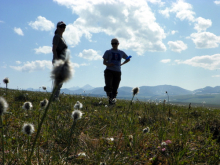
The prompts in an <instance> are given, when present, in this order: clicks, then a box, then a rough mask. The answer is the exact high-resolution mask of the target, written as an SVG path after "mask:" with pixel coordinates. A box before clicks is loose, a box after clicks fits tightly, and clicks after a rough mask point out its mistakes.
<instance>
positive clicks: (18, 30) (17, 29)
mask: <svg viewBox="0 0 220 165" xmlns="http://www.w3.org/2000/svg"><path fill="white" fill-rule="evenodd" d="M14 32H15V33H17V34H18V35H20V36H23V35H24V33H23V31H22V30H21V28H16V27H15V28H14Z"/></svg>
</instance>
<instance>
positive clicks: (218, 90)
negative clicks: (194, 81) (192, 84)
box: [193, 86, 220, 94]
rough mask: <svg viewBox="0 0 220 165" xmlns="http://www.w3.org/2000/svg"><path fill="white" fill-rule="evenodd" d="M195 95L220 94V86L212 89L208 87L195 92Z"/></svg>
mask: <svg viewBox="0 0 220 165" xmlns="http://www.w3.org/2000/svg"><path fill="white" fill-rule="evenodd" d="M193 93H194V94H213V93H220V86H216V87H210V86H207V87H205V88H200V89H196V90H194V91H193Z"/></svg>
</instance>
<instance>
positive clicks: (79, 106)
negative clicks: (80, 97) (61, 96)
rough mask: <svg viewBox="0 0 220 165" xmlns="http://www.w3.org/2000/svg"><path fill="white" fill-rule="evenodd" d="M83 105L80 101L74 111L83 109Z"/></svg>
mask: <svg viewBox="0 0 220 165" xmlns="http://www.w3.org/2000/svg"><path fill="white" fill-rule="evenodd" d="M82 107H83V104H82V103H80V102H79V101H77V102H76V104H75V105H74V109H82Z"/></svg>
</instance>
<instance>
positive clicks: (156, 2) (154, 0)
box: [146, 0, 165, 6]
mask: <svg viewBox="0 0 220 165" xmlns="http://www.w3.org/2000/svg"><path fill="white" fill-rule="evenodd" d="M146 1H147V2H150V3H153V4H159V5H160V6H163V5H164V4H165V2H162V1H161V0H146Z"/></svg>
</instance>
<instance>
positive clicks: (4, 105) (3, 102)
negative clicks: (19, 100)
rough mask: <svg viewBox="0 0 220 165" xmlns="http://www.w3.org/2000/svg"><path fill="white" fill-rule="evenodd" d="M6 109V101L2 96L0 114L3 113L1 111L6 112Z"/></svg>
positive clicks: (0, 98)
mask: <svg viewBox="0 0 220 165" xmlns="http://www.w3.org/2000/svg"><path fill="white" fill-rule="evenodd" d="M7 109H8V103H7V102H6V100H5V99H4V98H3V97H0V116H2V115H3V113H6V111H7Z"/></svg>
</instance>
